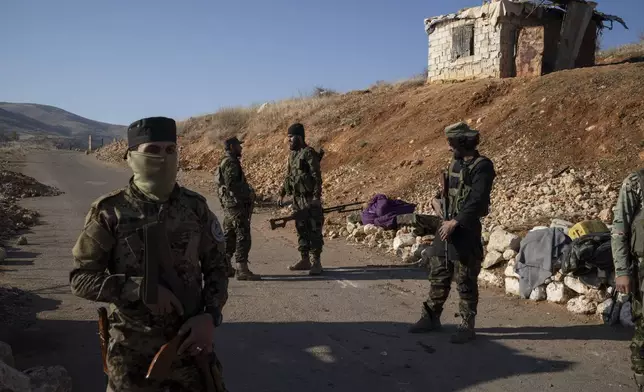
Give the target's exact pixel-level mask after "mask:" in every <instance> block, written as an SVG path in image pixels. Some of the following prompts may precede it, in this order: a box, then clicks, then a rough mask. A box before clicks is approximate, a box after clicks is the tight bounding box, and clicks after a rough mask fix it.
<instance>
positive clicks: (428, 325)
mask: <svg viewBox="0 0 644 392" xmlns="http://www.w3.org/2000/svg"><path fill="white" fill-rule="evenodd" d="M441 327H442V326H441V320H440V315H439V314H436V313H435V312H433V311H431V310H429V309H425V311H424V312H423V315H422V316H421V317H420V320H418V321H416V324H414V325H412V326H411V327H409V333H427V332H433V331H438V330H439V329H441Z"/></svg>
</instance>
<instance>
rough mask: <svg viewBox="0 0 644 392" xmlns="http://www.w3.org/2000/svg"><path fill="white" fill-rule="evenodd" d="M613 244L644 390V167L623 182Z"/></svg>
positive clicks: (633, 353) (634, 367)
mask: <svg viewBox="0 0 644 392" xmlns="http://www.w3.org/2000/svg"><path fill="white" fill-rule="evenodd" d="M613 212H614V218H613V226H612V228H611V248H612V250H613V263H614V264H615V287H616V289H617V291H620V292H622V293H625V294H630V297H631V303H632V313H633V321H634V322H635V334H634V335H633V340H632V341H631V369H632V370H633V373H634V375H633V377H634V378H635V384H636V385H637V388H638V391H640V392H642V391H644V318H642V302H643V301H642V288H643V287H644V285H642V278H643V277H644V270H643V269H642V268H643V267H644V169H640V170H639V171H636V172H634V173H630V174H629V175H628V176H627V177H626V179H624V181H623V182H622V186H621V188H620V190H619V197H618V198H617V204H616V205H615V208H614V209H613Z"/></svg>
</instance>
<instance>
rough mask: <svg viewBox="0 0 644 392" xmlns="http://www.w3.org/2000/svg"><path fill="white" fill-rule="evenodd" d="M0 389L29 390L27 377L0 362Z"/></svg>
mask: <svg viewBox="0 0 644 392" xmlns="http://www.w3.org/2000/svg"><path fill="white" fill-rule="evenodd" d="M0 391H10V392H31V386H30V383H29V377H27V376H26V375H25V374H23V373H22V372H20V371H18V370H16V369H14V368H12V367H11V366H9V365H7V364H6V363H4V362H0Z"/></svg>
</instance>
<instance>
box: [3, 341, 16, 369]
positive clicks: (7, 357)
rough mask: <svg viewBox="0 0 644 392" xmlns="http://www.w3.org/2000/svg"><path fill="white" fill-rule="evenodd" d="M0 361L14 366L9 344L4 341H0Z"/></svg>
mask: <svg viewBox="0 0 644 392" xmlns="http://www.w3.org/2000/svg"><path fill="white" fill-rule="evenodd" d="M0 362H4V363H6V364H7V365H9V366H11V367H14V366H16V364H15V362H14V360H13V351H12V350H11V346H10V345H8V344H7V343H5V342H0Z"/></svg>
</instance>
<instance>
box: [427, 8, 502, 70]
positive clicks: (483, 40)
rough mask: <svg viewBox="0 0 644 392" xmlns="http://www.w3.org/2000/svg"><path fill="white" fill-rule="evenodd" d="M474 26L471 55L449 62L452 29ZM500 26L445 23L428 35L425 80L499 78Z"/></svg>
mask: <svg viewBox="0 0 644 392" xmlns="http://www.w3.org/2000/svg"><path fill="white" fill-rule="evenodd" d="M468 24H474V54H473V55H472V56H467V57H462V58H459V59H457V60H455V61H452V29H453V28H455V27H459V26H463V25H468ZM501 27H502V26H501V25H500V24H499V25H497V26H496V27H495V26H493V25H492V24H491V23H490V21H489V20H488V19H483V18H482V19H464V20H455V21H451V22H445V23H443V24H440V25H438V26H437V27H436V29H435V30H434V31H433V32H432V33H431V34H430V35H429V56H428V67H427V69H428V76H427V78H428V81H430V82H433V81H438V80H465V79H474V78H485V77H495V78H498V77H501V57H502V49H503V48H502V45H501V44H502V28H501Z"/></svg>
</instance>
